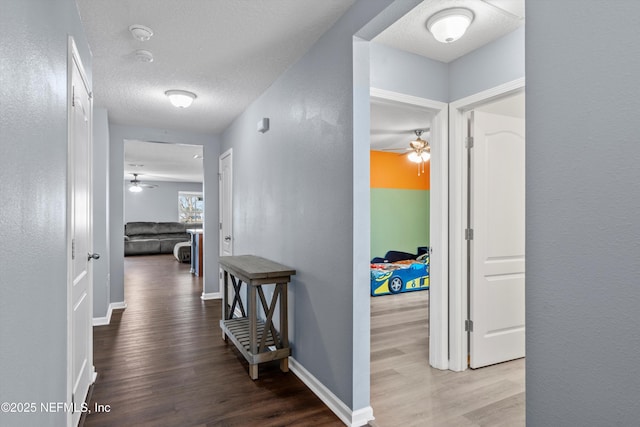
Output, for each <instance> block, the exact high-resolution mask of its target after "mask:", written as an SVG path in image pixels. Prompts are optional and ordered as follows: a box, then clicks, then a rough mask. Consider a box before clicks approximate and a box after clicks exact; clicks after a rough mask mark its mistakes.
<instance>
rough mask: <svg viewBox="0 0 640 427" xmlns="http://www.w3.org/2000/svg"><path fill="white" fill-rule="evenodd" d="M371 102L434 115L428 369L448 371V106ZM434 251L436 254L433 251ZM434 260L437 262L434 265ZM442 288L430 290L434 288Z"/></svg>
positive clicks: (400, 97) (396, 97)
mask: <svg viewBox="0 0 640 427" xmlns="http://www.w3.org/2000/svg"><path fill="white" fill-rule="evenodd" d="M369 95H370V98H375V99H382V100H388V101H395V102H400V103H403V104H410V105H415V106H420V107H425V108H428V109H430V110H432V111H433V112H434V113H435V116H434V118H433V123H432V126H431V129H432V131H431V143H432V144H431V159H432V160H433V161H432V162H431V189H430V191H429V194H430V218H431V220H430V228H431V230H430V243H429V246H430V248H431V249H432V257H431V259H430V261H429V276H430V279H429V280H430V284H431V285H432V286H430V288H429V332H430V333H429V365H431V366H432V367H434V368H437V369H443V370H444V369H448V368H449V342H448V340H449V331H448V329H449V322H448V319H447V317H448V312H449V307H448V304H449V303H448V298H449V290H448V286H446V285H447V283H448V281H449V249H448V246H449V223H448V221H449V213H448V192H447V187H448V184H449V182H448V181H449V180H448V169H449V150H448V142H449V129H448V126H447V123H448V120H449V111H448V104H447V103H445V102H440V101H433V100H430V99H426V98H420V97H416V96H412V95H406V94H403V93H398V92H392V91H388V90H384V89H377V88H370V92H369ZM433 248H435V250H433ZM433 254H435V259H436V260H437V262H435V263H434V262H433V260H434V257H433ZM434 283H435V284H440V283H441V284H443V285H444V286H433V284H434Z"/></svg>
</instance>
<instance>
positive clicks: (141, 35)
mask: <svg viewBox="0 0 640 427" xmlns="http://www.w3.org/2000/svg"><path fill="white" fill-rule="evenodd" d="M129 32H130V33H131V35H132V36H133V37H134V38H135V39H137V40H140V41H141V42H146V41H147V40H149V39H150V38H151V36H153V30H152V29H151V28H149V27H145V26H144V25H140V24H133V25H130V26H129Z"/></svg>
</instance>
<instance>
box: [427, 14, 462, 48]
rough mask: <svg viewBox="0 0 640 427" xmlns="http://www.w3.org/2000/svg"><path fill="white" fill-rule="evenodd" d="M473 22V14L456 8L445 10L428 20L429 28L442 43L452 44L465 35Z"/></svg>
mask: <svg viewBox="0 0 640 427" xmlns="http://www.w3.org/2000/svg"><path fill="white" fill-rule="evenodd" d="M471 21H473V12H471V11H470V10H469V9H464V8H461V7H456V8H452V9H444V10H441V11H440V12H438V13H436V14H434V15H432V16H431V17H430V18H429V19H428V20H427V28H428V29H429V31H430V32H431V34H433V37H434V38H435V39H436V40H438V41H439V42H440V43H452V42H454V41H456V40H458V39H459V38H460V37H462V36H463V35H464V33H465V32H466V31H467V28H469V25H471Z"/></svg>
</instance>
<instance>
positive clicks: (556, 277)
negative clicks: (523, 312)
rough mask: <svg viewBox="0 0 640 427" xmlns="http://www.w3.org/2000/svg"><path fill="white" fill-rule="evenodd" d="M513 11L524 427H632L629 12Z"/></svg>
mask: <svg viewBox="0 0 640 427" xmlns="http://www.w3.org/2000/svg"><path fill="white" fill-rule="evenodd" d="M526 12H527V33H526V49H527V59H526V72H527V95H526V97H527V98H526V109H527V113H526V116H527V153H526V155H527V171H526V172H527V175H526V179H527V201H526V203H527V246H526V252H527V293H526V299H527V319H526V320H527V342H526V345H527V391H526V395H527V405H526V407H527V425H528V426H531V427H537V426H585V427H590V426H594V427H595V426H605V425H606V426H613V425H617V426H632V425H637V424H638V420H639V419H640V400H639V399H638V396H639V395H640V364H638V354H639V353H640V334H638V331H637V325H638V307H640V287H639V286H638V277H640V262H639V260H638V254H639V249H640V243H639V242H640V223H638V212H639V211H640V198H639V197H638V178H639V176H640V174H639V172H638V164H639V163H640V144H638V126H637V121H638V112H639V111H640V96H638V76H639V75H640V38H639V36H638V16H640V3H639V2H637V1H630V0H629V1H628V0H625V1H620V2H615V4H614V3H613V2H608V1H600V0H588V1H578V0H563V1H560V2H548V1H527V11H526ZM585 183H588V185H585Z"/></svg>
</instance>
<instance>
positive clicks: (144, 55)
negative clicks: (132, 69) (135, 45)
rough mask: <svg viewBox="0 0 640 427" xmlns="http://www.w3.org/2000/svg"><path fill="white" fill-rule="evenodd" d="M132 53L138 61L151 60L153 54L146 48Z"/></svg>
mask: <svg viewBox="0 0 640 427" xmlns="http://www.w3.org/2000/svg"><path fill="white" fill-rule="evenodd" d="M134 55H135V57H136V60H138V61H139V62H153V54H152V53H151V52H149V51H148V50H142V49H139V50H136V51H135V52H134Z"/></svg>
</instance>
